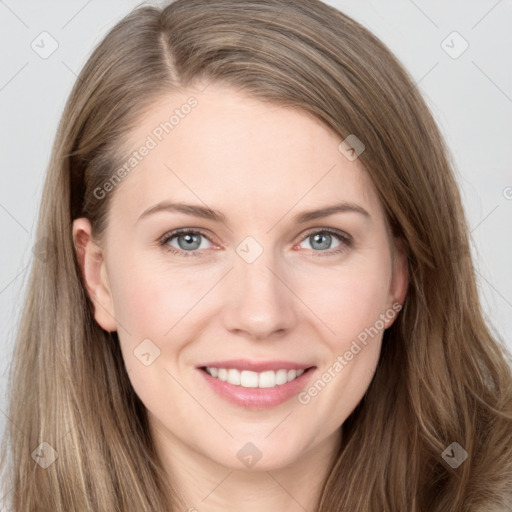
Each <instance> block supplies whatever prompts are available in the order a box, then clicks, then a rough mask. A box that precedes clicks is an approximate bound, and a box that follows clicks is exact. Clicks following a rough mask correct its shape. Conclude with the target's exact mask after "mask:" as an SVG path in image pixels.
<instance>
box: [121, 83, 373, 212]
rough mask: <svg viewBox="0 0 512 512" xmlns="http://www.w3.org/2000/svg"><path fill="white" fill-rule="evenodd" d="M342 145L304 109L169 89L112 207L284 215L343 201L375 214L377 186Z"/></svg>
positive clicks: (223, 91) (151, 115)
mask: <svg viewBox="0 0 512 512" xmlns="http://www.w3.org/2000/svg"><path fill="white" fill-rule="evenodd" d="M341 142H342V139H341V137H339V136H338V135H337V134H336V133H334V132H333V131H332V130H330V129H329V128H328V127H327V126H326V125H324V124H323V123H322V122H321V121H320V120H318V119H317V118H315V117H314V116H313V115H312V114H310V113H308V112H306V111H304V110H302V109H298V108H290V107H284V106H281V105H277V104H275V103H266V102H262V101H259V100H257V99H254V98H251V97H250V96H248V95H247V94H245V93H242V92H239V91H235V90H234V89H231V88H227V87H222V86H216V85H210V86H208V87H207V89H206V90H205V91H204V92H201V91H199V90H194V89H190V90H186V91H182V92H173V93H172V94H169V95H168V96H165V97H163V98H161V99H159V100H158V101H156V102H155V103H154V104H153V105H152V106H151V108H150V109H148V110H147V111H146V113H145V115H144V116H142V118H141V119H140V120H139V122H138V123H137V126H136V128H135V129H134V130H133V131H132V132H131V133H130V134H129V137H128V145H127V147H128V155H127V160H126V162H128V159H130V158H131V160H132V162H131V164H132V165H131V166H130V165H128V166H126V168H127V169H128V172H127V173H125V177H124V178H123V179H122V181H121V183H120V184H119V185H118V186H117V190H116V193H115V195H114V198H113V200H114V204H117V205H118V207H119V206H120V205H125V204H126V201H125V200H126V199H128V200H129V204H130V205H131V206H132V207H133V208H134V209H137V210H139V213H140V211H142V210H143V209H145V208H147V206H148V205H149V204H150V203H156V202H158V201H162V200H168V199H172V200H183V201H189V202H190V201H191V200H194V202H199V200H200V201H201V202H203V203H206V204H208V205H210V204H214V205H215V206H216V207H217V206H218V207H219V209H222V210H223V211H226V212H227V213H229V210H230V208H231V209H232V211H237V212H239V213H241V212H242V210H243V209H244V207H247V211H248V212H249V211H252V212H254V211H255V210H256V209H258V208H259V209H260V210H261V209H262V208H266V209H269V208H272V209H273V215H278V214H279V213H281V215H283V214H284V213H285V211H287V210H289V209H290V208H292V207H293V205H294V204H296V203H298V202H300V203H301V206H304V207H307V206H319V205H320V206H322V205H324V204H325V203H332V202H335V201H337V200H347V201H352V202H353V201H358V202H359V203H361V204H364V207H365V208H366V209H368V210H373V212H374V213H377V212H379V211H380V205H379V201H378V198H377V195H376V193H375V190H374V188H373V185H372V183H371V179H370V178H369V176H368V174H367V172H366V171H365V170H364V168H363V167H362V166H361V165H360V163H359V161H358V160H355V161H349V160H348V159H347V158H346V157H345V156H344V155H343V154H342V153H341V152H340V151H339V145H340V143H341ZM130 155H132V156H131V157H130ZM126 162H125V163H126Z"/></svg>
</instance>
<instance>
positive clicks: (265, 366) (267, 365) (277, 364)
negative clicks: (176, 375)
mask: <svg viewBox="0 0 512 512" xmlns="http://www.w3.org/2000/svg"><path fill="white" fill-rule="evenodd" d="M205 366H208V367H209V368H226V369H228V370H229V369H234V370H239V371H243V370H249V371H251V372H258V373H260V372H265V371H267V370H274V371H277V370H281V369H283V370H306V369H307V368H311V367H312V366H313V365H312V364H301V363H294V362H292V361H251V360H250V359H230V360H229V361H215V362H210V363H203V364H201V365H199V366H197V367H196V368H204V367H205ZM283 385H284V384H283Z"/></svg>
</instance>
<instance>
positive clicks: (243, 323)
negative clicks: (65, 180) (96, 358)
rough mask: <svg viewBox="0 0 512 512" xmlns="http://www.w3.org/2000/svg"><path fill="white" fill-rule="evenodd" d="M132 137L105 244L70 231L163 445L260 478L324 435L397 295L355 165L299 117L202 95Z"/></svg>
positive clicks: (381, 228) (376, 345)
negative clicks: (252, 471)
mask: <svg viewBox="0 0 512 512" xmlns="http://www.w3.org/2000/svg"><path fill="white" fill-rule="evenodd" d="M191 96H193V97H194V98H195V100H189V98H190V97H191ZM187 100H188V103H187ZM186 105H188V107H187V106H186ZM173 115H174V117H173V118H172V119H171V121H169V118H171V116H173ZM165 123H167V124H165ZM361 138H362V137H361ZM130 140H131V145H132V148H133V151H134V152H135V153H133V154H131V155H128V158H129V157H130V156H132V157H133V158H134V159H135V160H132V161H128V158H127V167H126V168H125V172H124V173H122V172H121V173H119V174H118V176H119V177H120V178H122V179H121V180H120V183H117V181H119V180H117V181H111V183H110V184H106V185H105V186H104V187H103V188H102V189H101V190H97V191H96V195H97V196H98V200H103V196H105V195H106V194H112V197H111V199H112V202H111V206H110V211H109V216H108V225H107V228H106V231H105V233H104V236H103V238H102V240H101V243H100V244H99V246H96V245H95V244H94V242H92V241H91V240H89V238H88V235H89V234H90V230H89V226H88V222H87V221H86V220H85V219H79V220H78V221H75V226H74V235H75V239H76V240H78V241H82V242H84V241H85V243H83V247H84V249H85V252H83V254H82V256H84V260H83V261H84V272H85V274H86V281H87V284H88V289H89V293H90V295H91V297H92V298H93V302H94V305H95V316H96V320H97V321H98V323H99V324H100V325H101V326H102V327H103V328H104V329H106V330H110V331H112V330H117V332H118V335H119V340H120V343H121V349H122V354H123V358H124V362H125V365H126V369H127V372H128V375H129V378H130V380H131V383H132V385H133V388H134V390H135V392H136V393H137V395H138V396H139V397H140V399H141V400H142V402H143V403H144V405H145V406H146V408H147V410H148V413H149V419H150V424H151V429H152V432H153V434H154V435H155V437H156V438H158V442H159V443H161V444H162V445H167V446H177V445H180V446H182V447H185V448H186V449H187V450H189V451H191V452H193V453H195V454H196V455H197V456H202V457H206V458H207V459H209V460H211V461H213V462H216V463H218V464H221V465H223V466H225V467H231V468H242V467H244V465H245V466H246V467H250V466H251V464H252V463H251V462H249V461H250V460H251V461H252V460H256V459H258V457H261V459H259V460H258V461H257V467H258V469H270V468H277V467H283V466H285V465H287V464H290V463H292V462H293V461H295V460H297V459H298V458H300V457H303V456H306V454H307V453H308V452H309V451H310V450H312V449H315V448H318V447H319V446H321V445H322V444H325V442H327V441H328V440H333V439H335V438H336V436H337V434H338V429H339V427H340V426H341V425H342V423H343V422H344V421H345V419H346V418H347V417H348V416H349V414H350V413H351V412H352V411H353V409H354V408H355V406H356V405H357V404H358V402H359V401H360V400H361V398H362V397H363V395H364V393H365V391H366V390H367V388H368V386H369V384H370V381H371V380H372V377H373V375H374V372H375V368H376V365H377V361H378V358H379V353H380V347H381V338H382V333H383V329H384V328H386V327H389V325H391V323H392V322H393V319H394V318H395V317H396V315H397V312H398V311H397V310H398V309H399V307H397V303H400V302H401V301H402V300H403V298H404V295H405V289H406V286H407V275H406V270H405V268H406V267H405V263H404V258H403V257H402V255H401V253H399V252H397V251H395V249H394V246H393V241H392V239H391V238H390V237H389V235H388V232H387V229H386V224H385V218H384V214H383V210H382V207H381V205H380V203H379V200H378V198H377V195H376V192H375V190H374V188H373V186H372V184H371V181H370V179H369V177H368V175H367V174H366V172H365V171H364V170H363V169H362V167H361V165H360V163H359V161H358V160H357V159H355V160H354V156H355V155H354V156H351V158H347V156H346V154H344V153H343V152H342V151H340V149H339V146H340V143H341V142H342V139H341V138H340V137H339V136H337V135H336V134H334V133H333V132H331V131H330V130H329V129H328V128H326V127H325V126H324V125H323V124H321V123H320V122H319V121H317V120H316V119H314V118H313V117H311V116H309V115H308V114H306V113H304V112H302V111H300V110H296V109H286V108H283V107H279V106H276V105H271V104H264V103H262V102H259V101H257V100H254V99H250V98H249V97H247V96H245V95H243V94H241V93H238V92H236V91H234V90H232V89H227V88H222V87H220V86H215V85H210V86H209V87H208V88H207V89H206V91H205V92H198V91H195V90H193V89H190V90H188V91H185V92H183V94H181V93H180V94H178V93H175V94H172V95H169V96H168V97H167V98H166V99H165V100H162V101H159V102H158V103H157V104H155V105H154V106H153V108H152V109H151V110H150V111H149V112H147V115H146V116H145V117H144V119H143V120H142V121H141V122H140V124H139V125H138V127H137V129H136V130H135V131H134V132H133V133H132V134H131V137H130ZM142 147H146V150H144V149H141V148H142ZM349 156H350V154H349ZM135 162H136V163H135ZM127 169H128V170H127ZM173 204H174V205H175V204H180V205H182V206H181V207H173V206H172V205H173ZM184 205H187V206H184ZM338 206H339V208H338ZM333 207H335V209H333V210H332V211H331V212H330V214H328V215H327V214H322V213H321V211H322V210H324V209H326V208H333ZM213 212H215V213H213ZM313 212H318V213H313ZM327 213H329V212H327ZM178 229H180V230H184V231H186V233H185V234H183V233H182V234H181V235H180V234H174V233H173V231H175V230H178ZM79 245H80V244H79ZM394 253H395V256H394V257H393V254H394ZM251 363H261V366H260V367H257V366H251ZM207 365H209V366H214V367H215V366H216V367H218V368H220V370H217V371H216V370H213V371H212V373H213V374H214V375H215V374H217V377H216V378H215V377H213V376H210V375H208V374H207V373H206V372H205V370H204V369H203V367H204V366H207ZM244 365H245V366H244ZM222 368H224V369H226V370H231V371H228V372H226V371H224V370H223V369H222ZM236 368H238V369H239V370H242V371H237V370H236ZM308 368H309V370H307V371H304V373H302V374H301V375H300V376H299V377H298V378H297V377H296V378H295V380H293V377H294V372H293V369H302V370H305V369H308ZM251 369H252V370H257V369H259V370H261V371H260V372H256V373H254V372H252V371H250V370H251ZM248 370H249V371H248ZM270 370H275V371H270ZM289 370H291V371H289ZM300 373H301V372H299V374H300ZM226 375H227V377H229V381H223V380H221V379H220V378H219V377H221V378H225V377H226ZM237 379H240V381H241V382H240V384H239V385H237V384H238V381H237ZM276 379H277V383H276ZM288 379H290V382H288ZM285 380H286V383H284V381H285ZM242 384H244V385H242ZM251 386H257V387H251ZM260 386H262V387H260ZM251 457H252V458H251Z"/></svg>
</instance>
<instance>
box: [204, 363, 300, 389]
mask: <svg viewBox="0 0 512 512" xmlns="http://www.w3.org/2000/svg"><path fill="white" fill-rule="evenodd" d="M206 371H207V372H208V373H209V374H210V375H211V376H212V377H216V378H218V379H219V380H222V381H227V382H229V384H233V385H234V386H242V387H243V388H258V387H259V388H273V387H275V386H281V385H283V384H286V383H287V382H291V381H292V380H294V379H296V378H297V377H300V376H301V375H302V374H303V373H304V370H277V371H276V372H275V371H273V370H267V371H264V372H260V373H258V372H252V371H249V370H243V371H241V372H240V371H239V370H235V369H234V368H229V369H226V368H213V367H212V368H210V367H206Z"/></svg>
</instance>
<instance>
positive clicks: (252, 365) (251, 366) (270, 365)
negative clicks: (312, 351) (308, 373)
mask: <svg viewBox="0 0 512 512" xmlns="http://www.w3.org/2000/svg"><path fill="white" fill-rule="evenodd" d="M205 366H207V367H209V368H226V369H236V370H240V371H243V370H249V371H253V372H264V371H267V370H274V371H276V370H281V369H283V370H306V369H307V368H311V367H312V366H313V365H311V364H301V363H295V362H293V361H251V360H250V359H230V360H229V361H212V362H209V363H204V364H201V365H199V366H198V367H197V368H204V367H205Z"/></svg>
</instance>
